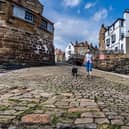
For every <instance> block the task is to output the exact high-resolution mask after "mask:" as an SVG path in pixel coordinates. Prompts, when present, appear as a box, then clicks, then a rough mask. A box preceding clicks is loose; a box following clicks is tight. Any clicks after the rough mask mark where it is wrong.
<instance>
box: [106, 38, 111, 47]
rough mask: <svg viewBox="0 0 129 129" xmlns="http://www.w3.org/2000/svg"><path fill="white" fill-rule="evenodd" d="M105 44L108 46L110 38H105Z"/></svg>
mask: <svg viewBox="0 0 129 129" xmlns="http://www.w3.org/2000/svg"><path fill="white" fill-rule="evenodd" d="M106 45H107V47H109V46H110V38H108V39H106Z"/></svg>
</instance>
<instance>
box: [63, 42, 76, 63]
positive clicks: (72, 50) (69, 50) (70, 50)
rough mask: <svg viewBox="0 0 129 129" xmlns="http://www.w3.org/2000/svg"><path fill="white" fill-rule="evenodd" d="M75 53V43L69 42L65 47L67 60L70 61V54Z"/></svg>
mask: <svg viewBox="0 0 129 129" xmlns="http://www.w3.org/2000/svg"><path fill="white" fill-rule="evenodd" d="M74 53H75V48H74V44H73V43H69V44H68V46H67V47H66V49H65V60H66V61H68V60H69V58H70V56H71V55H72V54H74Z"/></svg>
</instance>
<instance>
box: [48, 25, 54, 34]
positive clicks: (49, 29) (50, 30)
mask: <svg viewBox="0 0 129 129" xmlns="http://www.w3.org/2000/svg"><path fill="white" fill-rule="evenodd" d="M47 30H48V31H49V32H53V30H54V27H53V24H51V23H48V25H47Z"/></svg>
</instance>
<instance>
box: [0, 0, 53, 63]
mask: <svg viewBox="0 0 129 129" xmlns="http://www.w3.org/2000/svg"><path fill="white" fill-rule="evenodd" d="M14 2H15V3H14ZM31 2H32V3H31ZM31 2H29V0H2V10H1V11H0V64H1V63H11V64H16V63H18V64H19V63H20V64H23V63H24V64H26V65H43V64H54V45H53V37H54V32H49V31H48V30H45V29H40V25H41V22H42V20H46V21H47V22H49V23H51V24H53V23H52V22H51V21H49V20H48V19H46V18H44V17H43V16H42V15H41V14H40V13H42V9H43V5H41V4H40V3H39V1H38V0H32V1H31ZM34 3H36V4H34ZM13 4H18V5H19V4H21V6H23V7H25V8H26V7H28V8H29V9H31V11H32V12H33V15H34V23H29V22H27V21H25V20H23V19H20V18H17V17H14V16H13ZM27 5H28V6H27ZM19 6H20V5H19ZM40 6H41V7H40ZM38 7H39V8H38Z"/></svg>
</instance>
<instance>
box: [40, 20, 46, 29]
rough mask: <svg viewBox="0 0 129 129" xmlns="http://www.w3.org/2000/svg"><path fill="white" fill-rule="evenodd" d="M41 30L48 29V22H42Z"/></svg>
mask: <svg viewBox="0 0 129 129" xmlns="http://www.w3.org/2000/svg"><path fill="white" fill-rule="evenodd" d="M40 28H41V29H47V22H46V21H42V23H41V25H40Z"/></svg>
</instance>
